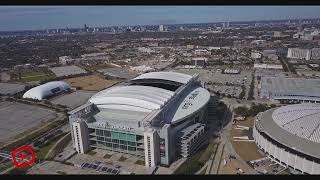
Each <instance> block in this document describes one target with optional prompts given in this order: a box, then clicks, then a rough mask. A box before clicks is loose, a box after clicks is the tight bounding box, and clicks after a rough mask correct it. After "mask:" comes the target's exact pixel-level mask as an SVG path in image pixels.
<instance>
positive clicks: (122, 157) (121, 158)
mask: <svg viewBox="0 0 320 180" xmlns="http://www.w3.org/2000/svg"><path fill="white" fill-rule="evenodd" d="M125 160H127V158H126V157H124V156H121V157H120V158H119V161H121V162H123V161H125Z"/></svg>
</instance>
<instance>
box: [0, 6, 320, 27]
mask: <svg viewBox="0 0 320 180" xmlns="http://www.w3.org/2000/svg"><path fill="white" fill-rule="evenodd" d="M319 17H320V6H51V7H50V6H2V7H0V23H1V24H2V25H1V26H0V31H17V30H40V29H55V28H66V27H69V28H79V27H83V24H87V25H88V26H90V27H93V26H94V27H99V26H100V27H101V26H132V25H157V24H186V23H214V22H221V21H262V20H282V19H300V18H319Z"/></svg>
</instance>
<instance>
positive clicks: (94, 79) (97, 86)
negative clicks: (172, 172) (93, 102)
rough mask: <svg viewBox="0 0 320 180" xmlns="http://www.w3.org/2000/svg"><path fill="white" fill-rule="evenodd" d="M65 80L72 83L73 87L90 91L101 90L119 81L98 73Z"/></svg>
mask: <svg viewBox="0 0 320 180" xmlns="http://www.w3.org/2000/svg"><path fill="white" fill-rule="evenodd" d="M64 81H65V82H66V83H68V84H70V85H71V86H72V87H75V88H78V89H82V90H88V91H100V90H102V89H105V88H107V87H109V86H111V85H113V84H114V83H116V82H117V81H113V80H107V79H103V78H101V77H99V76H97V75H89V76H82V77H75V78H69V79H65V80H64Z"/></svg>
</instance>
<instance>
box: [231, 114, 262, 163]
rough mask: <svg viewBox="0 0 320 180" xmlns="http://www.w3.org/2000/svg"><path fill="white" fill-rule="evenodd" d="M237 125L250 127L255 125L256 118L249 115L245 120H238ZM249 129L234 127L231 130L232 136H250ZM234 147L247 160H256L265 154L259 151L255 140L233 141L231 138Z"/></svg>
mask: <svg viewBox="0 0 320 180" xmlns="http://www.w3.org/2000/svg"><path fill="white" fill-rule="evenodd" d="M237 125H240V126H246V127H249V128H252V127H253V125H254V118H252V117H249V118H247V119H246V120H244V121H238V122H237ZM249 133H250V132H249V131H248V130H240V129H234V128H232V130H231V138H232V137H235V136H248V135H249ZM230 141H231V143H232V146H233V148H234V149H235V150H236V151H237V153H238V154H239V156H240V157H241V158H242V159H243V160H245V161H250V160H255V159H259V158H262V157H263V156H262V155H261V154H260V153H259V152H258V147H257V145H256V144H255V143H254V142H245V141H237V142H236V141H233V139H230Z"/></svg>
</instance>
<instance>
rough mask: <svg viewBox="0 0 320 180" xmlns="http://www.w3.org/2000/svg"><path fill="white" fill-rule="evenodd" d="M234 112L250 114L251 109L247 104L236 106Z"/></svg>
mask: <svg viewBox="0 0 320 180" xmlns="http://www.w3.org/2000/svg"><path fill="white" fill-rule="evenodd" d="M234 112H235V113H236V114H237V115H240V116H248V115H249V109H248V108H247V107H245V106H240V107H237V108H235V109H234Z"/></svg>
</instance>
